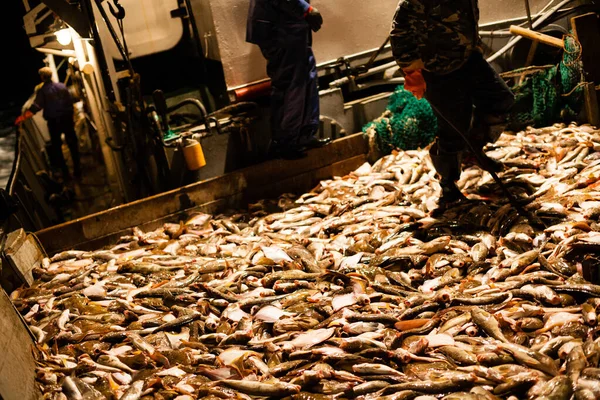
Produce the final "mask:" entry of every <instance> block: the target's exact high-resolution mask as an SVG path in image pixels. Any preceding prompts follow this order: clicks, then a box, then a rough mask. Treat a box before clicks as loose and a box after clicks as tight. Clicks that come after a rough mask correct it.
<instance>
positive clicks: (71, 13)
mask: <svg viewBox="0 0 600 400" xmlns="http://www.w3.org/2000/svg"><path fill="white" fill-rule="evenodd" d="M42 3H44V4H45V5H46V6H48V8H49V9H51V10H52V11H54V13H56V15H58V16H59V17H60V19H62V20H63V21H65V22H66V23H67V24H69V25H70V26H71V27H72V28H73V29H75V31H77V33H78V34H79V35H80V36H81V37H83V38H89V37H90V30H91V27H90V25H89V23H88V21H89V18H88V17H87V15H85V13H84V12H83V11H82V10H81V8H80V7H79V6H78V5H72V4H70V3H69V2H68V1H65V0H42Z"/></svg>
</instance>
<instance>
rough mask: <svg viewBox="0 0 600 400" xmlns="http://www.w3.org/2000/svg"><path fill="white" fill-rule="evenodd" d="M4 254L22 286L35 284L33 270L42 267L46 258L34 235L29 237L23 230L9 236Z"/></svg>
mask: <svg viewBox="0 0 600 400" xmlns="http://www.w3.org/2000/svg"><path fill="white" fill-rule="evenodd" d="M4 254H5V256H6V259H7V260H8V264H9V265H10V267H11V268H12V269H13V272H15V274H16V275H17V276H18V277H19V279H20V280H21V284H26V285H28V286H29V285H31V284H32V283H33V275H32V274H31V270H33V269H34V268H35V267H38V266H39V265H41V263H42V259H43V258H44V257H45V256H46V255H45V254H44V252H43V249H41V248H40V246H39V244H38V242H37V240H36V239H35V238H34V237H33V235H28V234H27V233H26V232H25V230H23V229H18V230H16V231H13V232H11V233H9V234H8V236H7V238H6V246H5V248H4Z"/></svg>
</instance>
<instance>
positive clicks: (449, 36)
mask: <svg viewBox="0 0 600 400" xmlns="http://www.w3.org/2000/svg"><path fill="white" fill-rule="evenodd" d="M478 23H479V7H478V3H477V0H401V1H400V4H399V5H398V9H397V10H396V14H395V16H394V22H393V24H392V31H391V33H390V37H391V45H392V52H393V54H394V58H395V59H396V61H397V62H398V65H400V67H401V68H406V67H408V66H409V65H410V64H411V63H413V62H414V61H416V60H418V59H421V60H422V61H423V63H424V65H425V69H426V70H427V71H430V72H432V73H436V74H446V73H449V72H452V71H455V70H457V69H458V68H460V67H461V66H462V65H463V64H464V63H465V62H466V61H467V60H468V59H469V56H470V55H471V53H472V52H473V51H480V43H481V42H480V38H479V30H478Z"/></svg>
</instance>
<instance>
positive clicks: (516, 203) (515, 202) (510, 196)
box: [429, 103, 545, 228]
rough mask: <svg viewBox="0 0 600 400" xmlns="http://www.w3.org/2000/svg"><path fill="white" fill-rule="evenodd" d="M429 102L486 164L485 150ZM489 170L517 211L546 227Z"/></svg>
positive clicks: (496, 175) (530, 220)
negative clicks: (477, 146) (476, 145)
mask: <svg viewBox="0 0 600 400" xmlns="http://www.w3.org/2000/svg"><path fill="white" fill-rule="evenodd" d="M429 104H430V105H431V108H432V109H433V110H434V111H435V112H436V114H437V115H438V116H440V117H441V118H442V119H443V120H444V121H445V122H446V123H447V124H448V125H449V126H450V127H451V128H452V129H453V130H454V131H456V133H458V134H459V136H460V137H461V138H462V140H464V141H465V143H466V144H467V147H468V148H469V150H471V152H472V153H473V155H474V156H475V158H476V159H477V161H478V162H479V164H480V165H481V166H484V165H486V162H485V160H484V158H483V154H482V152H483V151H482V150H481V149H477V148H475V146H474V145H473V143H472V142H471V141H470V140H469V138H468V137H467V135H466V134H465V133H464V132H463V131H461V130H460V129H458V128H457V127H456V125H454V124H453V123H452V122H450V121H449V120H448V118H446V116H445V115H444V114H442V113H441V112H440V111H439V110H438V109H437V108H436V107H435V106H434V105H433V104H431V103H429ZM487 172H489V173H490V175H491V176H492V178H493V179H494V181H496V183H497V184H498V186H500V188H501V189H502V191H503V192H504V194H505V195H506V197H507V198H508V201H509V202H510V204H511V205H512V206H513V207H514V208H515V210H517V212H518V213H519V214H520V215H521V216H522V217H524V218H527V219H528V220H529V222H531V224H532V225H538V226H540V227H544V228H545V225H544V223H543V222H542V221H541V220H540V219H539V218H537V217H535V216H534V215H533V214H531V213H530V212H528V211H527V210H525V208H523V206H521V204H520V203H519V200H518V199H517V198H516V197H515V196H514V195H513V194H512V193H511V192H510V190H508V187H507V186H506V184H505V183H504V182H503V181H502V179H500V177H499V176H498V174H496V172H494V171H493V170H491V169H489V170H487Z"/></svg>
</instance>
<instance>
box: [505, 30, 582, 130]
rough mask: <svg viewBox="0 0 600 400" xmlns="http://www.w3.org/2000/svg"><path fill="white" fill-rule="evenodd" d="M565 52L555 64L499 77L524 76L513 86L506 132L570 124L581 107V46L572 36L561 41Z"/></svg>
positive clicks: (567, 36) (524, 69) (516, 71)
mask: <svg viewBox="0 0 600 400" xmlns="http://www.w3.org/2000/svg"><path fill="white" fill-rule="evenodd" d="M563 40H564V42H565V49H564V52H563V57H562V60H561V62H560V63H559V64H558V65H546V66H541V67H529V68H521V69H517V70H515V71H510V72H507V73H504V74H502V77H504V78H515V77H521V76H525V79H524V80H523V81H522V82H521V83H520V84H517V85H515V86H514V87H513V88H512V90H513V92H514V94H515V105H514V107H513V109H512V111H511V114H510V116H509V127H508V128H509V129H511V130H520V129H523V128H525V127H527V126H534V127H540V126H547V125H551V124H553V123H555V122H558V121H567V122H570V121H571V120H573V119H574V118H575V117H576V116H577V114H578V113H579V112H580V110H581V107H582V105H583V87H582V85H581V82H582V79H583V77H582V65H581V61H580V57H581V45H580V44H579V42H578V41H577V40H576V39H575V37H573V36H572V35H565V36H564V38H563Z"/></svg>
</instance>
